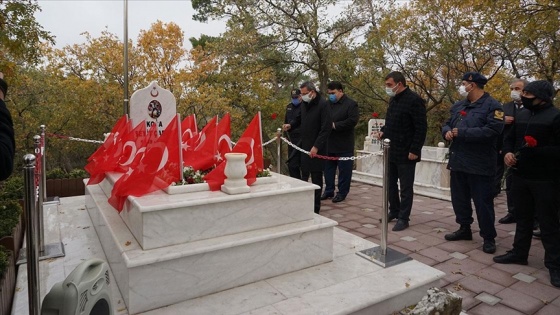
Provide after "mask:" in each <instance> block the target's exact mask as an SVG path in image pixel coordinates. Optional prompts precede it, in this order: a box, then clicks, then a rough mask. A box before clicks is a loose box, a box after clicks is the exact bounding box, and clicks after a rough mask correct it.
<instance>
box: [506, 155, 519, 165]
mask: <svg viewBox="0 0 560 315" xmlns="http://www.w3.org/2000/svg"><path fill="white" fill-rule="evenodd" d="M504 163H505V164H506V165H507V166H509V167H512V166H514V165H515V164H517V159H516V158H515V154H513V153H511V152H509V153H506V155H504Z"/></svg>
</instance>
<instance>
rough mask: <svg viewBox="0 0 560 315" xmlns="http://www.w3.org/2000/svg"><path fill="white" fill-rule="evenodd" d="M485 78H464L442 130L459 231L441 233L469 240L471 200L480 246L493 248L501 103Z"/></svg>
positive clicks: (491, 250) (487, 250)
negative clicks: (489, 91) (447, 147)
mask: <svg viewBox="0 0 560 315" xmlns="http://www.w3.org/2000/svg"><path fill="white" fill-rule="evenodd" d="M487 82H488V79H486V77H484V76H483V75H482V74H480V73H478V72H467V73H465V74H464V75H463V77H462V82H461V85H460V86H459V94H460V95H461V96H462V97H463V98H464V99H463V100H460V101H458V102H456V103H455V104H453V106H452V107H451V115H450V118H449V119H448V120H447V122H446V123H445V125H444V126H443V128H442V135H443V137H444V138H445V140H447V141H452V144H451V146H450V147H449V164H448V165H447V168H448V169H449V170H450V171H451V174H450V187H451V204H452V205H453V211H454V212H455V221H456V222H457V223H458V224H459V225H460V228H459V230H457V231H455V232H453V233H450V234H447V235H445V239H446V240H448V241H459V240H472V232H471V224H472V223H473V222H474V219H473V209H472V206H471V199H472V201H473V202H474V206H475V209H476V217H477V219H478V226H479V227H480V236H481V237H482V238H483V240H484V243H483V245H482V251H483V252H485V253H487V254H492V253H495V252H496V242H495V238H496V235H497V234H496V228H495V226H494V221H495V214H494V193H493V187H494V174H496V164H497V163H496V160H497V156H498V151H497V141H498V137H499V136H500V134H501V133H502V129H503V128H504V122H503V121H504V112H503V111H502V105H501V104H500V103H499V102H498V101H496V100H495V99H494V98H493V97H491V96H490V94H488V93H487V92H485V91H484V85H486V83H487Z"/></svg>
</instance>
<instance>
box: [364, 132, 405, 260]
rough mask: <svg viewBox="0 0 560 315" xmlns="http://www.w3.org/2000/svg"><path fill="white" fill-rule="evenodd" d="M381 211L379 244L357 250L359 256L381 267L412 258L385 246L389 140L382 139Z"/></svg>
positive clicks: (387, 212) (387, 211) (387, 225)
mask: <svg viewBox="0 0 560 315" xmlns="http://www.w3.org/2000/svg"><path fill="white" fill-rule="evenodd" d="M382 145H383V194H382V202H383V210H382V211H383V213H382V214H381V245H380V246H376V247H372V248H368V249H365V250H362V251H359V252H357V253H356V254H358V255H359V256H361V257H364V258H365V259H367V260H370V261H372V262H374V263H376V264H378V265H380V266H382V267H391V266H394V265H398V264H400V263H403V262H406V261H409V260H411V259H412V258H410V257H408V256H407V255H405V254H403V253H400V252H398V251H396V250H393V249H390V248H388V247H387V231H388V227H389V224H388V221H387V220H388V216H389V185H388V183H389V148H390V147H391V140H389V139H385V140H383V144H382Z"/></svg>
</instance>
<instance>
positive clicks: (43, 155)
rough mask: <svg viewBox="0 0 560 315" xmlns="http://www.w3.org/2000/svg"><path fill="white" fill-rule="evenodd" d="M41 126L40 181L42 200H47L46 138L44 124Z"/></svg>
mask: <svg viewBox="0 0 560 315" xmlns="http://www.w3.org/2000/svg"><path fill="white" fill-rule="evenodd" d="M39 127H40V128H41V140H42V141H41V178H42V179H41V181H42V187H43V201H45V200H47V171H46V169H47V158H46V152H45V151H47V150H46V148H47V138H46V137H45V130H46V127H45V125H41V126H39Z"/></svg>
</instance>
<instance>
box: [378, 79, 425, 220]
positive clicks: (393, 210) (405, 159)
mask: <svg viewBox="0 0 560 315" xmlns="http://www.w3.org/2000/svg"><path fill="white" fill-rule="evenodd" d="M385 91H386V93H387V95H389V97H390V99H389V108H388V109H387V117H386V119H385V126H383V127H382V128H381V132H380V133H379V138H380V139H383V138H387V139H389V140H391V146H390V147H389V179H388V182H389V187H388V189H389V218H388V219H389V221H391V220H393V219H398V221H397V223H396V224H395V226H394V227H393V231H402V230H404V229H406V228H408V226H409V223H408V221H410V212H411V210H412V198H413V194H414V192H413V185H414V172H415V170H416V163H418V162H419V161H420V153H421V152H422V147H423V146H424V141H425V140H426V132H427V130H428V123H427V119H426V104H425V102H424V100H423V99H422V98H421V97H420V96H419V95H418V94H416V93H414V92H413V91H412V90H410V88H409V87H408V86H407V85H406V80H405V78H404V76H403V74H402V73H400V72H398V71H393V72H391V73H389V74H388V75H387V76H386V77H385ZM397 182H399V183H400V188H401V191H400V196H399V189H398V185H397Z"/></svg>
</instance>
